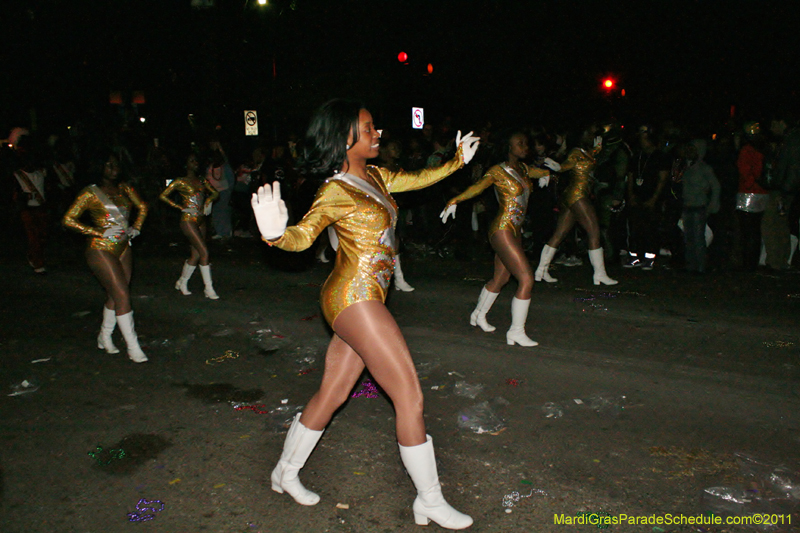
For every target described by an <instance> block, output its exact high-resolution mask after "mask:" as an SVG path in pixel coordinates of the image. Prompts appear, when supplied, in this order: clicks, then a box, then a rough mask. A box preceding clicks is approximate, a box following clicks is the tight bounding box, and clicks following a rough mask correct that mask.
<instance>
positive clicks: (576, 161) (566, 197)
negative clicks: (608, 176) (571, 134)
mask: <svg viewBox="0 0 800 533" xmlns="http://www.w3.org/2000/svg"><path fill="white" fill-rule="evenodd" d="M597 152H599V150H597V149H596V150H595V151H593V152H592V153H589V152H587V151H586V150H584V149H583V148H573V149H572V151H571V152H570V153H569V155H568V156H567V160H566V161H564V162H563V163H561V171H562V172H567V171H571V175H570V181H569V185H567V188H566V189H565V190H564V193H563V194H562V195H561V204H562V205H563V206H564V207H569V206H571V205H572V204H574V203H575V202H577V201H578V200H580V199H581V198H589V197H590V196H591V194H592V180H593V179H594V167H595V161H594V156H595V155H597Z"/></svg>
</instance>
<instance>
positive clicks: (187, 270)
mask: <svg viewBox="0 0 800 533" xmlns="http://www.w3.org/2000/svg"><path fill="white" fill-rule="evenodd" d="M195 268H197V267H196V266H192V265H190V264H189V263H184V264H183V270H182V271H181V277H179V278H178V281H176V282H175V288H176V289H177V290H179V291H181V294H184V295H186V296H189V295H190V294H192V293H191V292H189V287H188V286H187V285H188V283H189V279H190V278H191V277H192V274H194V269H195Z"/></svg>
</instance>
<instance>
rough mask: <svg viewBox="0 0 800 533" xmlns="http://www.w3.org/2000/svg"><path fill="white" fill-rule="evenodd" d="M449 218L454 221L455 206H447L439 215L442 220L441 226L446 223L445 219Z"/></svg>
mask: <svg viewBox="0 0 800 533" xmlns="http://www.w3.org/2000/svg"><path fill="white" fill-rule="evenodd" d="M450 216H452V217H453V220H455V219H456V204H453V205H448V206H447V207H445V208H444V211H442V212H441V213H440V214H439V218H441V219H442V224H445V223H447V218H448V217H450Z"/></svg>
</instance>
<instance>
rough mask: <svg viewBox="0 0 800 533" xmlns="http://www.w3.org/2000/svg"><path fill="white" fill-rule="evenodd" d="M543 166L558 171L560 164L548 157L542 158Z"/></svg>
mask: <svg viewBox="0 0 800 533" xmlns="http://www.w3.org/2000/svg"><path fill="white" fill-rule="evenodd" d="M544 166H546V167H547V168H549V169H550V170H552V171H553V172H560V171H561V165H559V164H558V163H556V162H555V161H553V160H552V159H550V158H549V157H545V158H544Z"/></svg>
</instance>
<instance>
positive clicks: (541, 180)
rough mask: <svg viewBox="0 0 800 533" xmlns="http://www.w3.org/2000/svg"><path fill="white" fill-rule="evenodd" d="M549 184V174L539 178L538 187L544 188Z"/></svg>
mask: <svg viewBox="0 0 800 533" xmlns="http://www.w3.org/2000/svg"><path fill="white" fill-rule="evenodd" d="M548 185H550V176H545V177H543V178H539V188H540V189H544V188H545V187H547V186H548Z"/></svg>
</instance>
